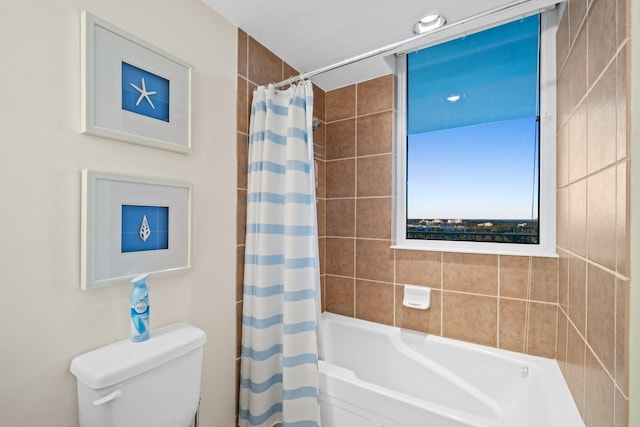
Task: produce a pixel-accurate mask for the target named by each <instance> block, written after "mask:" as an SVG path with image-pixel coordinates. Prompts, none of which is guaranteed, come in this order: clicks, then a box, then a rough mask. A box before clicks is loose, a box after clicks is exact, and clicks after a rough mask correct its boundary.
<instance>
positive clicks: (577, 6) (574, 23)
mask: <svg viewBox="0 0 640 427" xmlns="http://www.w3.org/2000/svg"><path fill="white" fill-rule="evenodd" d="M568 6H569V7H568V8H567V11H566V12H565V13H567V12H568V13H569V33H570V38H571V42H573V41H574V40H575V39H576V36H577V35H578V30H579V29H580V26H581V25H582V24H583V22H584V19H585V17H586V16H587V0H569V5H568Z"/></svg>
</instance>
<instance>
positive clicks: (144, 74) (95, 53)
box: [81, 11, 191, 153]
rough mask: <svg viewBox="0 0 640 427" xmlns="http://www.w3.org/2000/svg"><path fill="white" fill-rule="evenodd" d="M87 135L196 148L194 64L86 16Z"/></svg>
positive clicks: (84, 89) (178, 148)
mask: <svg viewBox="0 0 640 427" xmlns="http://www.w3.org/2000/svg"><path fill="white" fill-rule="evenodd" d="M81 64H82V79H83V81H82V132H83V133H87V134H90V135H96V136H101V137H105V138H111V139H115V140H120V141H126V142H132V143H135V144H141V145H146V146H149V147H155V148H161V149H164V150H171V151H177V152H179V153H188V152H189V151H190V150H191V66H189V65H188V64H186V63H184V62H182V61H181V60H179V59H177V58H175V57H174V56H171V55H170V54H168V53H166V52H163V51H161V50H160V49H158V48H155V47H153V46H151V45H150V44H148V43H146V42H144V41H143V40H140V39H138V38H137V37H135V36H133V35H131V34H129V33H127V32H125V31H123V30H121V29H119V28H117V27H114V26H113V25H111V24H109V23H107V22H105V21H103V20H101V19H99V18H97V17H96V16H94V15H92V14H90V13H88V12H87V11H84V12H82V61H81Z"/></svg>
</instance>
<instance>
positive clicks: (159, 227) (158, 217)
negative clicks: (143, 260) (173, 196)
mask: <svg viewBox="0 0 640 427" xmlns="http://www.w3.org/2000/svg"><path fill="white" fill-rule="evenodd" d="M145 215H146V216H147V223H148V224H149V228H150V229H151V234H150V235H149V238H148V239H147V241H146V242H145V241H144V240H142V238H141V237H140V226H141V225H142V219H143V218H144V216H145ZM163 249H169V207H167V206H134V205H122V237H121V251H122V253H128V252H143V251H157V250H163Z"/></svg>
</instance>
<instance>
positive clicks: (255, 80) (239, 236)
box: [235, 29, 326, 407]
mask: <svg viewBox="0 0 640 427" xmlns="http://www.w3.org/2000/svg"><path fill="white" fill-rule="evenodd" d="M237 68H238V79H237V85H238V88H237V98H238V99H237V105H236V108H237V113H236V117H237V133H236V135H237V137H236V153H237V161H238V176H237V200H236V203H237V206H236V212H237V214H236V251H237V259H236V377H237V381H236V390H235V395H236V407H237V403H238V402H237V397H238V393H239V386H240V383H239V381H240V351H241V332H242V299H243V281H244V249H245V232H246V212H247V211H246V204H247V162H248V144H249V117H250V112H251V98H252V94H253V90H254V89H255V88H256V87H257V86H258V85H263V84H267V83H273V82H279V81H282V80H284V79H286V78H288V77H289V76H293V75H296V74H298V73H297V71H296V70H295V69H294V68H292V67H291V66H289V65H288V64H287V63H286V62H284V61H283V60H281V59H280V58H278V57H277V56H276V55H274V54H273V53H272V52H270V51H269V50H268V49H267V48H265V47H264V46H262V45H261V44H260V43H258V42H257V41H255V40H254V39H253V38H252V37H250V36H248V35H247V34H246V33H245V32H244V31H242V30H241V29H238V66H237ZM314 116H316V117H318V118H319V119H320V127H319V128H318V129H316V131H315V132H314V135H313V137H314V143H315V144H317V145H316V153H317V155H318V156H317V158H318V160H317V166H318V169H317V174H318V178H319V180H318V188H317V197H318V227H319V229H318V232H319V236H320V239H319V248H320V255H321V256H320V263H321V273H323V270H324V224H325V221H324V218H325V214H324V209H325V203H324V197H325V178H324V175H325V165H324V156H325V133H326V123H325V93H324V91H322V90H321V89H320V88H318V87H314ZM321 280H322V281H324V277H323V276H322V277H321ZM323 289H324V287H323Z"/></svg>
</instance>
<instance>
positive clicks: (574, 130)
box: [569, 102, 587, 182]
mask: <svg viewBox="0 0 640 427" xmlns="http://www.w3.org/2000/svg"><path fill="white" fill-rule="evenodd" d="M585 176H587V103H586V102H581V103H580V105H579V106H578V108H577V109H576V111H575V112H574V113H573V114H572V115H571V118H570V119H569V182H575V181H577V180H578V179H582V178H584V177H585Z"/></svg>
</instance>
